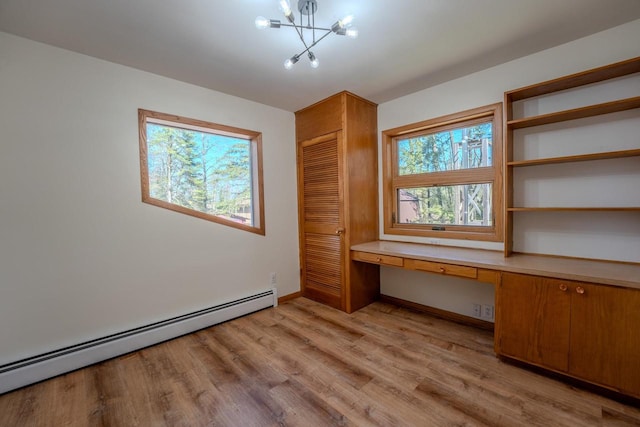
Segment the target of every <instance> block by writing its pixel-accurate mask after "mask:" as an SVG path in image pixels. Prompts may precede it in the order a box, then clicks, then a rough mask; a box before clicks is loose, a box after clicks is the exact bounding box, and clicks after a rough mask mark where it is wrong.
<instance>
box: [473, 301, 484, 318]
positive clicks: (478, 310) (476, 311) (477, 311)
mask: <svg viewBox="0 0 640 427" xmlns="http://www.w3.org/2000/svg"><path fill="white" fill-rule="evenodd" d="M473 317H482V306H481V305H480V304H473Z"/></svg>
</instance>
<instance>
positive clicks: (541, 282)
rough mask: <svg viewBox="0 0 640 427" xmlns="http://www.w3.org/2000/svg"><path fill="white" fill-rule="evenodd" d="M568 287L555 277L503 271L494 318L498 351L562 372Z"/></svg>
mask: <svg viewBox="0 0 640 427" xmlns="http://www.w3.org/2000/svg"><path fill="white" fill-rule="evenodd" d="M568 288H569V287H568V286H567V285H566V284H565V283H563V282H562V281H559V280H554V279H546V278H542V277H536V276H527V275H522V274H513V273H503V274H502V281H501V284H500V286H499V287H498V310H499V311H498V313H497V314H498V317H497V319H496V339H497V340H498V349H499V352H500V353H501V354H503V355H505V356H511V357H514V358H517V359H520V360H523V361H527V362H530V363H534V364H537V365H540V366H546V367H549V368H552V369H556V370H558V371H566V370H567V368H568V357H567V355H568V352H569V329H570V323H569V322H570V304H571V295H570V293H569V290H568Z"/></svg>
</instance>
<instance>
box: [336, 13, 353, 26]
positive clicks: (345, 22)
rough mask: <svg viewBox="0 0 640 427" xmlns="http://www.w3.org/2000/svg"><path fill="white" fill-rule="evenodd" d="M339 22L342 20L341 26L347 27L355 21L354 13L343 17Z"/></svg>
mask: <svg viewBox="0 0 640 427" xmlns="http://www.w3.org/2000/svg"><path fill="white" fill-rule="evenodd" d="M339 22H340V27H341V28H347V27H349V26H351V23H352V22H353V15H347V16H345V17H344V18H342V19H341V20H340V21H339Z"/></svg>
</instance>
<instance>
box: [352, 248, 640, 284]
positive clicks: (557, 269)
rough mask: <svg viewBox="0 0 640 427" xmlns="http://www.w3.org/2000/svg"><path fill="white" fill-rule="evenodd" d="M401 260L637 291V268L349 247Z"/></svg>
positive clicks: (455, 251)
mask: <svg viewBox="0 0 640 427" xmlns="http://www.w3.org/2000/svg"><path fill="white" fill-rule="evenodd" d="M351 250H352V251H360V252H369V253H375V254H382V255H390V256H396V257H402V258H410V259H419V260H425V261H434V262H442V263H449V264H455V265H465V266H470V267H477V268H485V269H489V270H499V271H507V272H512V273H521V274H531V275H536V276H547V277H553V278H558V279H566V280H577V281H583V282H590V283H599V284H604V285H612V286H621V287H626V288H635V289H640V264H631V263H621V262H613V261H596V260H587V259H576V258H564V257H558V256H548V255H529V254H513V255H511V256H510V257H504V255H503V253H502V252H498V251H488V250H483V249H469V248H458V247H451V246H441V245H425V244H419V243H405V242H393V241H386V240H377V241H373V242H367V243H361V244H358V245H354V246H352V247H351Z"/></svg>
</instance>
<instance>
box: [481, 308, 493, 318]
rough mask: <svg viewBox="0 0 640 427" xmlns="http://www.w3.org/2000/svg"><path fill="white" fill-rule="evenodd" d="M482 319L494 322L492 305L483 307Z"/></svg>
mask: <svg viewBox="0 0 640 427" xmlns="http://www.w3.org/2000/svg"><path fill="white" fill-rule="evenodd" d="M482 317H484V318H485V319H487V320H493V306H492V305H483V306H482Z"/></svg>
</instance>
